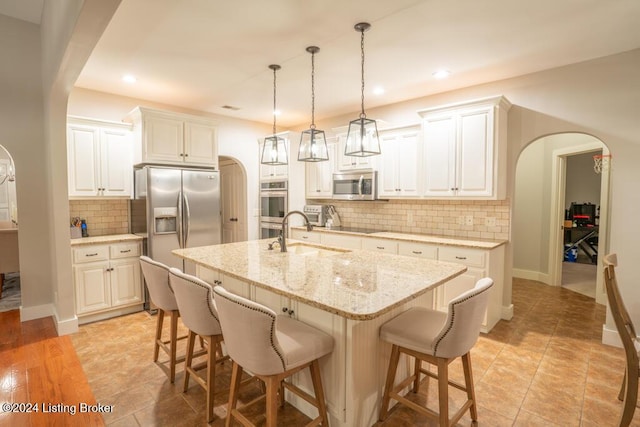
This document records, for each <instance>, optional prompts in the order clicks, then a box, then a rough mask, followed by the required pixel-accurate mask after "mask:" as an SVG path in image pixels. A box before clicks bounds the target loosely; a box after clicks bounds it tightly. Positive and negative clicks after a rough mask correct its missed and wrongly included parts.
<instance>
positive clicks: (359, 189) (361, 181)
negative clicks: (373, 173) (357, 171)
mask: <svg viewBox="0 0 640 427" xmlns="http://www.w3.org/2000/svg"><path fill="white" fill-rule="evenodd" d="M363 183H364V175H360V179H359V180H358V196H362V184H363Z"/></svg>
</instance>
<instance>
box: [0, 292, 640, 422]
mask: <svg viewBox="0 0 640 427" xmlns="http://www.w3.org/2000/svg"><path fill="white" fill-rule="evenodd" d="M513 303H514V307H515V313H514V318H513V319H512V320H511V321H509V322H506V321H500V322H499V323H498V325H496V327H495V328H494V329H493V330H492V331H491V333H489V334H481V336H480V339H479V340H478V342H477V344H476V345H475V347H474V348H473V350H472V351H471V360H472V367H473V376H474V382H475V384H476V396H477V400H478V412H479V423H478V425H479V426H491V427H494V426H545V427H548V426H558V427H566V426H576V427H607V426H611V427H614V426H617V422H618V417H619V414H620V411H621V408H622V405H621V402H619V401H618V400H617V394H618V391H619V387H620V382H621V381H622V376H623V372H624V355H623V351H622V349H619V348H614V347H610V346H606V345H603V344H601V343H600V340H601V335H602V324H603V323H604V320H605V310H604V307H603V306H600V305H597V304H596V303H595V301H594V300H593V299H591V298H587V297H585V296H584V295H580V294H578V293H575V292H572V291H569V290H566V289H562V288H560V287H549V286H546V285H544V284H541V283H538V282H534V281H529V280H520V279H515V280H514V284H513ZM0 324H1V325H2V330H1V331H0V374H1V377H0V378H1V381H2V382H1V383H0V385H1V389H0V393H1V394H0V401H2V402H12V401H13V402H33V401H37V402H45V403H65V404H67V405H77V404H78V403H79V402H87V403H89V402H91V403H95V400H94V398H93V396H95V398H96V399H97V401H98V402H100V403H101V404H103V405H114V411H113V412H112V413H105V414H102V416H100V415H96V414H92V415H87V414H82V415H75V416H70V415H68V414H42V413H41V412H40V413H38V414H31V415H22V414H20V415H16V414H2V415H0V426H4V425H7V426H9V425H10V426H23V425H24V426H29V425H31V426H41V425H64V426H67V425H72V426H73V425H83V426H85V425H103V423H104V424H106V425H109V426H127V427H129V426H138V425H140V426H164V425H166V426H205V425H207V424H206V421H205V394H204V392H203V391H202V389H201V387H199V386H198V385H197V384H195V382H192V383H191V385H190V387H189V389H188V391H187V393H183V392H182V380H183V378H184V377H183V371H182V364H180V365H178V370H177V374H176V382H175V384H171V383H170V382H169V379H168V378H167V375H166V373H165V371H166V370H167V369H168V364H167V360H164V361H163V360H162V359H161V363H158V364H155V363H153V362H152V356H153V337H154V328H155V317H153V316H149V315H148V314H147V313H145V312H142V313H135V314H133V315H129V316H123V317H120V318H115V319H110V320H107V321H103V322H97V323H93V324H89V325H84V326H81V327H80V332H78V333H77V334H74V335H72V336H70V337H56V336H55V330H54V327H53V323H52V321H51V320H50V319H48V320H47V319H43V320H39V321H33V322H25V323H23V324H22V325H21V324H20V323H19V321H18V315H17V311H16V312H7V313H0ZM183 332H184V330H183ZM71 343H73V345H72V344H71ZM72 346H73V348H75V351H74V350H73V348H72ZM165 359H166V358H165ZM458 365H459V366H458ZM229 371H230V370H229V369H228V367H227V368H225V369H223V370H222V375H220V376H219V377H218V378H217V380H216V387H217V388H219V389H220V390H221V392H220V394H218V395H217V396H216V398H215V410H214V411H215V419H214V422H213V423H212V424H211V425H214V426H221V425H224V417H225V416H226V403H227V396H228V394H227V393H228V392H227V388H228V384H229ZM85 373H86V378H85ZM461 375H462V369H461V364H460V363H456V362H454V363H452V365H451V374H450V376H451V377H452V378H453V379H456V380H460V379H461ZM87 380H88V385H87ZM89 386H90V388H89ZM92 392H93V394H92ZM258 393H259V389H258V387H257V386H255V385H254V386H249V387H247V388H246V389H245V390H244V392H243V394H242V395H241V402H246V401H249V400H251V399H252V398H253V397H254V396H255V395H257V394H258ZM411 398H412V399H416V400H417V401H421V402H424V401H426V402H428V403H429V405H430V407H437V390H436V388H435V381H430V382H429V383H428V384H424V386H423V387H421V391H420V393H418V394H417V395H413V396H411ZM463 401H464V396H458V395H456V393H455V390H454V391H453V392H452V393H451V395H450V399H449V402H450V405H451V408H452V410H455V409H456V408H457V405H460V404H461V402H463ZM258 406H259V405H258ZM261 410H262V408H260V407H256V408H253V409H252V410H251V411H250V416H251V417H252V419H253V420H260V419H261V416H260V415H259V414H260V412H261ZM307 421H308V418H307V417H305V416H304V415H302V414H301V413H300V412H298V411H297V410H296V409H295V408H293V407H291V406H289V405H287V406H286V407H285V409H284V410H283V411H282V412H281V413H280V417H279V423H278V424H279V425H281V426H287V427H289V426H298V425H302V424H303V423H305V422H307ZM470 424H471V422H470V419H469V416H468V415H465V416H464V417H463V419H462V420H461V421H460V422H459V423H458V426H469V425H470ZM380 425H381V426H385V427H387V426H393V427H395V426H435V425H436V423H435V422H434V421H433V420H430V419H427V418H425V417H423V416H420V415H417V414H416V413H414V412H412V411H410V410H408V409H407V408H406V407H404V406H402V405H397V406H396V407H395V408H393V409H392V410H391V413H390V415H389V418H388V419H387V421H386V422H385V423H382V424H380ZM632 426H635V427H640V410H638V411H636V414H635V417H634V419H633V422H632Z"/></svg>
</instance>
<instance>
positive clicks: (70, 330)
mask: <svg viewBox="0 0 640 427" xmlns="http://www.w3.org/2000/svg"><path fill="white" fill-rule="evenodd" d="M55 320H56V322H55V325H56V330H57V331H58V336H62V335H69V334H74V333H76V332H78V318H77V317H76V316H73V317H72V318H71V319H67V320H60V319H58V316H57V315H56V316H55Z"/></svg>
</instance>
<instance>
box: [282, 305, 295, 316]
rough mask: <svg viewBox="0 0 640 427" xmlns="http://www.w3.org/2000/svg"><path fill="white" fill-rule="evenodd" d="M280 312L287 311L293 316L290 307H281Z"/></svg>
mask: <svg viewBox="0 0 640 427" xmlns="http://www.w3.org/2000/svg"><path fill="white" fill-rule="evenodd" d="M282 312H283V313H287V314H288V315H289V316H293V309H291V308H287V307H282Z"/></svg>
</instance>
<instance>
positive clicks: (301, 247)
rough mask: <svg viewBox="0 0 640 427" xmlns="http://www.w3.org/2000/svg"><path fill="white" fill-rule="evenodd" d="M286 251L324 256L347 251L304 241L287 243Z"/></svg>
mask: <svg viewBox="0 0 640 427" xmlns="http://www.w3.org/2000/svg"><path fill="white" fill-rule="evenodd" d="M287 252H289V253H292V254H296V255H306V256H318V257H325V256H331V255H337V254H343V253H345V252H349V251H348V250H343V249H329V248H321V247H319V246H313V245H307V244H306V243H289V244H288V245H287Z"/></svg>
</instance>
